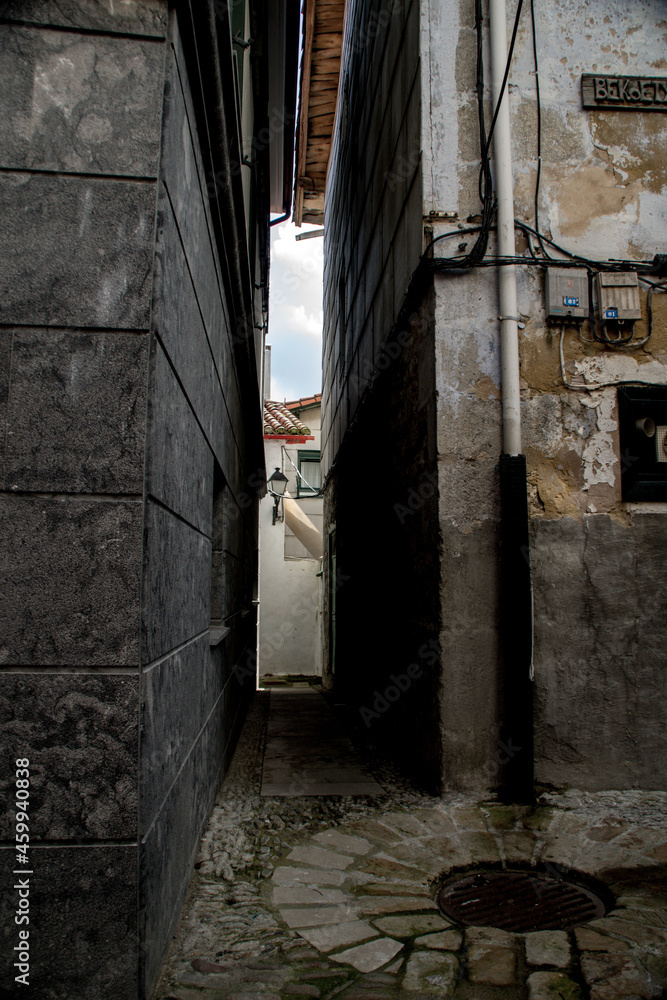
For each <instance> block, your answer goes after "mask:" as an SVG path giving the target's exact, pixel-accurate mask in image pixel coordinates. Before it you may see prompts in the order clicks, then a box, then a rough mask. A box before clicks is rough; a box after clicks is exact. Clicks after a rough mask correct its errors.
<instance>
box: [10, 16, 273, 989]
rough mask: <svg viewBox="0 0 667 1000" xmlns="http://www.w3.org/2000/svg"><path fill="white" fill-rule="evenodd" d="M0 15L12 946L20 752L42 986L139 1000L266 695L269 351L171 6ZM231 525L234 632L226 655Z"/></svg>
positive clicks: (36, 975)
mask: <svg viewBox="0 0 667 1000" xmlns="http://www.w3.org/2000/svg"><path fill="white" fill-rule="evenodd" d="M1 15H2V16H1V17H0V95H1V96H0V167H2V172H1V174H0V201H1V205H0V240H1V242H2V246H3V254H2V259H0V440H1V441H2V449H1V452H0V454H1V459H2V466H1V468H0V477H1V481H0V521H1V523H2V529H1V531H0V537H1V538H2V579H3V587H2V593H1V595H0V706H1V708H0V711H1V713H2V714H1V719H2V726H1V728H2V732H3V736H2V749H3V753H2V765H1V768H2V770H1V772H0V786H1V787H2V793H3V803H6V806H5V805H4V804H3V810H2V816H3V821H2V832H1V834H0V837H1V840H0V859H1V861H2V871H3V876H2V877H3V886H5V890H6V891H5V890H3V907H4V909H3V913H2V928H3V934H4V935H6V937H4V938H3V952H4V953H5V954H11V949H12V948H13V946H14V944H15V943H16V940H15V930H16V927H15V924H14V919H13V908H12V904H13V902H14V900H13V894H12V892H11V890H10V889H8V888H7V887H8V886H11V884H12V878H13V876H12V874H11V872H12V870H13V867H15V861H14V851H13V850H12V846H11V845H12V842H13V839H14V822H13V820H14V817H13V809H12V807H11V803H12V802H13V795H12V793H13V790H14V785H13V782H14V761H15V759H16V758H29V760H30V771H31V799H30V837H31V839H30V860H31V867H32V869H33V870H34V875H32V876H31V923H30V933H31V937H30V942H31V976H30V985H31V987H33V989H34V990H35V991H36V994H37V993H39V995H40V996H43V997H45V998H48V997H51V998H54V1000H55V998H62V1000H64V998H67V1000H79V998H81V1000H83V998H85V1000H95V998H98V997H99V998H100V1000H101V998H103V997H104V998H105V1000H106V998H110V997H119V998H120V997H122V998H123V1000H132V998H133V997H144V996H148V995H149V994H150V990H151V987H152V985H153V983H154V980H155V977H156V975H157V972H158V970H159V965H160V961H161V959H162V956H163V954H164V950H165V948H166V946H167V945H168V942H169V940H170V937H171V933H172V931H173V927H174V923H175V921H176V919H177V917H178V912H179V908H180V904H181V902H182V900H183V898H184V894H185V890H186V887H187V883H188V881H189V878H190V875H191V870H192V862H193V859H194V854H195V851H196V847H197V843H198V840H199V836H200V834H201V830H202V828H203V825H204V823H205V820H206V818H207V815H208V812H209V811H210V808H211V806H212V803H213V800H214V797H215V794H216V790H217V788H218V786H219V783H220V780H221V777H222V775H223V774H224V771H225V769H226V767H227V764H228V762H229V759H230V757H231V753H232V752H233V748H234V744H235V740H236V738H237V736H238V733H239V729H240V725H241V724H242V721H243V717H244V710H245V707H246V705H247V702H248V699H249V697H250V696H251V694H252V691H253V690H254V671H253V669H252V666H253V665H254V655H255V647H256V636H255V632H256V615H255V604H254V600H255V598H256V592H255V581H256V572H257V499H256V497H255V496H254V490H252V489H251V488H249V486H248V483H249V481H253V482H256V481H257V480H256V479H255V480H253V478H252V477H253V473H255V474H256V473H257V469H258V467H259V465H260V464H261V447H262V441H261V420H260V410H259V392H258V387H257V378H256V371H254V370H253V369H252V365H250V362H249V360H248V359H249V358H251V357H254V345H253V347H252V348H251V349H250V351H245V350H244V349H243V348H240V347H239V344H238V341H239V337H238V335H237V336H236V338H234V337H233V336H232V331H237V330H239V329H242V328H244V322H245V320H244V318H243V317H240V316H239V314H238V299H236V300H235V302H234V304H232V296H231V294H230V288H229V278H228V276H225V272H224V271H223V268H222V267H221V264H220V248H219V245H218V242H217V237H216V233H215V231H214V226H213V224H212V220H211V213H210V209H209V204H208V195H207V183H208V177H207V175H206V173H205V169H204V165H203V158H202V151H201V145H202V144H201V142H200V138H199V125H198V121H201V114H202V111H201V106H202V97H201V94H197V95H196V96H193V93H192V90H191V83H190V80H191V65H190V63H189V57H188V58H186V56H185V55H184V48H183V46H182V45H181V41H180V33H179V27H178V19H177V18H176V16H175V14H174V13H173V12H172V14H171V15H169V12H168V5H167V3H166V2H163V0H131V2H128V3H124V4H121V5H119V4H115V5H111V4H109V5H107V4H101V3H90V2H79V0H67V2H63V3H58V4H51V3H45V2H40V0H20V2H19V0H17V2H12V3H7V4H5V5H3V10H2V12H1ZM195 79H196V78H195ZM197 86H198V83H197ZM197 100H198V101H199V102H200V103H199V107H198V110H197V111H195V104H196V101H197ZM239 185H240V179H239ZM259 197H260V199H261V197H262V195H261V193H260V195H259ZM260 215H261V213H260ZM267 218H268V215H267ZM255 265H256V262H255V261H247V262H246V267H247V269H248V273H249V274H252V273H253V268H254V267H255ZM257 280H259V276H257ZM235 310H236V311H235ZM255 411H256V412H255ZM248 414H251V416H248ZM255 430H256V434H255ZM253 435H255V437H253ZM214 494H216V495H217V496H223V497H224V507H225V514H224V525H223V527H222V529H219V528H217V527H215V526H214V523H213V507H214V504H213V501H214ZM214 528H215V530H218V531H220V530H221V546H220V553H221V559H220V562H219V563H216V567H217V571H218V575H219V576H221V580H218V581H215V582H216V586H219V589H221V591H222V605H221V606H222V612H223V617H224V618H225V619H229V621H228V631H227V634H226V635H225V637H224V638H223V640H222V642H221V643H220V644H219V645H217V646H215V647H212V646H211V645H210V634H209V625H210V620H211V603H210V599H211V589H212V583H213V581H212V562H213V561H212V556H211V547H212V536H213V533H214ZM249 663H250V665H251V666H250V669H248V664H249ZM239 664H241V665H244V666H245V667H246V669H245V670H243V671H236V672H235V670H234V668H235V666H237V665H239ZM2 977H3V978H2V989H4V990H11V988H12V987H13V985H14V983H13V971H12V970H11V969H7V968H6V967H5V966H3V971H2Z"/></svg>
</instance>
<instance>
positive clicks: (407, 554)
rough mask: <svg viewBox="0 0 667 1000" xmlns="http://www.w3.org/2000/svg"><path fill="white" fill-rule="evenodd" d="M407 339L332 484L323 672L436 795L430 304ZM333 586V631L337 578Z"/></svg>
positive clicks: (348, 441)
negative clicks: (332, 552)
mask: <svg viewBox="0 0 667 1000" xmlns="http://www.w3.org/2000/svg"><path fill="white" fill-rule="evenodd" d="M429 317H430V318H429ZM399 332H400V333H401V334H402V336H401V338H400V347H401V350H400V353H399V354H398V355H397V356H396V355H394V356H393V357H392V356H390V355H384V356H383V357H384V360H385V361H386V364H381V366H380V368H379V370H378V377H377V378H376V380H375V382H374V385H373V390H372V392H371V393H370V394H369V395H368V397H367V398H366V400H365V401H364V404H362V406H361V407H360V409H359V411H358V413H357V419H356V421H355V423H354V426H353V428H352V429H351V431H350V432H348V435H347V436H346V438H345V441H344V443H343V446H342V447H341V449H340V450H339V452H338V456H337V459H336V464H335V466H334V468H333V470H332V473H331V477H330V480H329V484H328V487H327V494H326V501H325V518H326V521H327V524H328V525H329V526H331V525H334V524H335V529H336V554H337V575H338V581H337V586H336V612H337V613H336V622H337V626H336V643H335V646H336V657H335V663H334V662H332V653H331V644H330V643H327V657H326V662H325V676H326V682H327V684H328V685H333V688H334V690H335V691H336V693H337V694H338V695H339V696H342V697H343V698H344V700H345V701H346V702H347V703H348V705H351V706H353V708H354V709H355V715H354V718H355V721H356V722H357V725H358V726H359V728H360V730H361V732H362V733H363V734H365V735H367V736H368V737H370V738H371V739H372V740H375V739H377V740H379V741H380V742H382V743H384V744H385V745H386V747H387V748H388V749H389V751H390V752H391V753H392V754H394V756H395V757H396V759H397V760H398V761H399V762H400V763H401V764H402V765H403V766H404V767H405V768H406V769H407V770H409V771H411V772H412V774H413V776H414V777H415V779H416V780H417V781H418V782H419V783H420V784H421V785H422V786H424V787H427V788H429V789H436V788H437V787H438V786H439V781H440V766H441V740H440V724H439V693H438V692H439V685H440V667H439V660H440V657H439V621H440V608H439V599H438V595H439V572H440V570H439V556H438V553H439V540H438V537H439V531H438V506H437V497H438V490H437V475H438V474H437V461H436V449H435V395H434V390H433V377H434V347H433V323H432V302H431V301H430V300H429V299H427V302H426V304H425V306H424V307H423V310H422V312H421V313H419V312H415V313H414V314H413V317H412V321H411V322H410V321H406V325H405V329H403V330H401V331H399ZM394 342H395V343H397V344H399V340H395V341H394ZM326 536H327V533H326V532H325V537H326ZM326 562H327V560H325V565H326ZM325 584H326V585H325V588H324V591H325V595H326V596H325V610H324V614H325V619H324V620H325V623H326V622H327V621H328V613H329V601H330V599H331V597H330V587H331V577H330V574H329V572H328V571H327V573H326V576H325ZM325 634H326V628H325Z"/></svg>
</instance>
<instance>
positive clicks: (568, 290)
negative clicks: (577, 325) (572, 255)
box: [546, 267, 588, 321]
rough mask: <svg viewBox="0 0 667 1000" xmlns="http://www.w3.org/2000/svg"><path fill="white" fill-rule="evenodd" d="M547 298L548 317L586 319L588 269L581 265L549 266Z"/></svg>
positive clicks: (554, 318) (552, 318)
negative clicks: (580, 266)
mask: <svg viewBox="0 0 667 1000" xmlns="http://www.w3.org/2000/svg"><path fill="white" fill-rule="evenodd" d="M546 300H547V301H546V308H547V319H551V320H565V321H567V320H582V319H586V317H587V316H588V271H586V270H585V269H584V268H579V267H548V268H547V294H546Z"/></svg>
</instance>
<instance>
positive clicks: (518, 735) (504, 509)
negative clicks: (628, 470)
mask: <svg viewBox="0 0 667 1000" xmlns="http://www.w3.org/2000/svg"><path fill="white" fill-rule="evenodd" d="M500 500H501V518H502V519H501V528H500V544H501V570H500V582H501V591H500V614H501V620H500V630H501V647H502V662H503V681H502V691H501V706H502V723H501V760H502V761H503V765H502V773H501V790H500V794H501V797H502V798H503V799H504V800H505V801H507V802H519V803H526V804H531V803H533V802H534V801H535V783H534V747H533V682H532V680H531V677H530V665H531V660H532V646H533V640H532V632H533V610H532V595H531V582H530V549H529V538H528V495H527V481H526V459H525V457H524V456H523V455H501V456H500Z"/></svg>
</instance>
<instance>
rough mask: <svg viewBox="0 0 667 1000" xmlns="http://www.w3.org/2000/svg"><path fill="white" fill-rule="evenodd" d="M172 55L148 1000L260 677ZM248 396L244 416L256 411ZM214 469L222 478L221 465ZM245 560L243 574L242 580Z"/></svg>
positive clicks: (146, 795) (148, 618) (231, 414)
mask: <svg viewBox="0 0 667 1000" xmlns="http://www.w3.org/2000/svg"><path fill="white" fill-rule="evenodd" d="M172 29H173V31H172V36H171V38H170V44H169V47H168V51H167V61H166V87H165V108H164V121H163V133H162V160H161V170H160V180H159V196H158V221H157V243H156V257H155V287H154V296H153V338H152V349H151V364H150V377H149V383H148V445H147V459H146V489H147V503H146V511H145V520H144V565H143V588H142V593H143V605H142V675H141V686H142V716H141V717H142V726H141V748H140V788H141V795H140V835H141V860H140V865H141V877H140V911H141V921H142V929H141V937H142V939H143V940H145V941H146V942H150V943H151V944H150V946H149V947H148V948H147V950H146V952H145V955H144V958H143V962H142V972H141V976H142V981H143V982H144V983H145V987H144V988H145V989H146V992H148V991H149V990H150V987H151V984H152V983H153V982H154V980H155V977H156V975H157V972H158V970H159V965H160V961H161V958H162V953H163V950H164V948H165V947H166V945H167V944H168V942H169V940H170V938H171V934H172V932H173V927H174V923H175V920H176V919H177V917H178V912H179V909H180V905H181V903H182V901H183V898H184V896H185V891H186V889H187V885H188V882H189V879H190V876H191V874H192V863H193V861H194V855H195V852H196V849H197V845H198V842H199V837H200V835H201V832H202V828H203V825H204V823H205V821H206V819H207V817H208V814H209V812H210V810H211V807H212V805H213V800H214V798H215V794H216V792H217V789H218V786H219V783H220V779H221V777H222V774H223V773H224V770H225V768H226V766H227V764H228V761H229V756H230V754H231V752H232V751H233V747H234V744H235V741H236V738H237V736H238V729H239V726H240V724H241V722H242V719H243V716H244V712H245V706H246V704H247V701H248V698H249V697H250V695H251V694H252V692H253V691H254V671H252V670H251V671H248V670H246V669H236V670H235V667H237V666H240V668H243V667H244V665H245V664H246V661H247V660H248V658H250V661H251V662H252V656H253V654H254V650H255V634H256V629H255V624H256V619H255V605H254V604H253V597H254V591H253V581H254V578H255V574H256V568H257V527H256V525H257V510H256V505H255V503H254V502H253V503H250V504H248V505H246V506H241V504H240V498H241V496H242V495H243V496H244V497H245V495H246V491H247V489H248V479H249V478H250V476H251V471H254V470H251V468H249V459H248V456H247V449H246V447H245V442H246V437H245V432H244V413H245V412H246V411H245V410H244V408H243V407H242V404H241V398H242V397H241V389H240V388H239V373H238V371H237V366H236V365H235V363H234V352H233V343H232V336H231V323H230V318H229V317H230V315H231V314H232V307H231V304H230V302H229V301H228V296H227V293H226V289H225V283H224V279H223V273H222V269H221V265H220V260H219V257H218V251H217V247H216V244H215V240H214V233H213V225H212V220H211V216H210V209H209V202H208V198H207V196H206V185H207V177H206V173H205V170H204V165H203V162H202V156H201V151H200V141H199V136H198V131H197V121H196V115H195V109H194V105H193V98H192V95H191V92H190V85H189V78H188V65H187V63H186V59H185V55H184V52H183V48H182V47H181V43H180V39H179V35H178V26H177V23H176V22H173V24H172ZM252 402H253V401H252V400H247V402H246V406H247V407H250V406H251V405H252ZM216 466H217V469H218V473H217V476H216V475H215V474H214V468H215V467H216ZM220 479H221V480H222V482H223V483H224V494H225V505H226V508H227V511H226V515H227V516H226V518H225V522H224V530H223V535H224V538H223V539H222V543H223V544H222V545H221V549H222V562H223V567H222V568H221V567H220V566H219V565H217V564H216V567H215V569H216V570H217V573H218V574H220V573H221V572H225V573H227V574H228V576H229V578H230V579H229V580H228V581H225V583H224V584H223V587H222V608H221V611H222V613H221V615H220V617H221V618H222V619H223V620H227V627H228V628H229V629H230V631H229V633H228V635H227V636H226V637H225V639H224V640H223V641H222V643H221V644H220V645H219V646H218V647H215V648H211V647H210V645H209V623H210V620H211V585H212V565H211V563H212V553H211V549H212V536H213V533H214V526H213V497H214V489H218V488H219V485H220V483H219V480H220ZM237 562H240V563H241V564H242V565H243V566H244V568H245V570H246V571H245V573H244V574H241V575H239V574H238V573H236V572H235V567H236V564H237Z"/></svg>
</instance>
